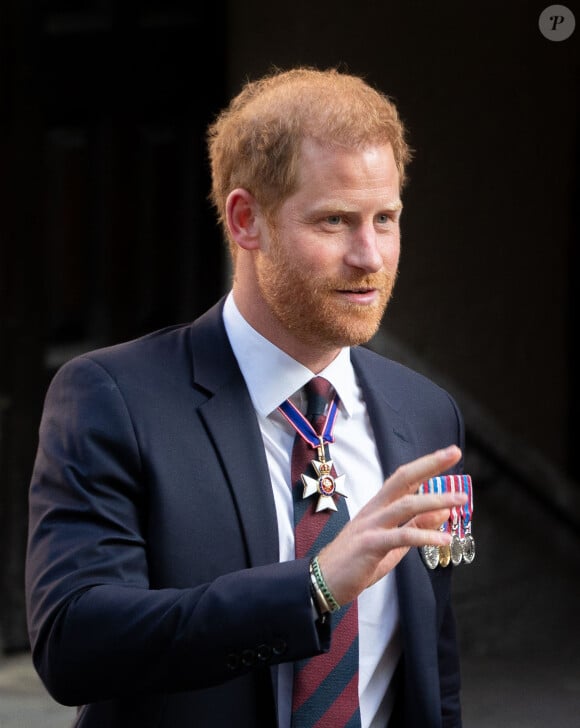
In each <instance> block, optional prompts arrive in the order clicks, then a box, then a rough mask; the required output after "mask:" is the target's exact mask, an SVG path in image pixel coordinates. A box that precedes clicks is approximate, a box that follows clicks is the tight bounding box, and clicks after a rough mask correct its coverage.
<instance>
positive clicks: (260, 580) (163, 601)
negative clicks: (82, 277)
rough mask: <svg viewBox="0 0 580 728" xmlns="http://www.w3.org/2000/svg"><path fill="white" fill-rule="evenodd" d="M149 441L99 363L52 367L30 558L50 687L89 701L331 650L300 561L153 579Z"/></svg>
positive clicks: (30, 602) (44, 674)
mask: <svg viewBox="0 0 580 728" xmlns="http://www.w3.org/2000/svg"><path fill="white" fill-rule="evenodd" d="M142 447H143V445H142V443H140V442H139V440H138V438H137V437H136V432H135V422H134V421H133V419H132V414H131V412H130V410H129V408H128V407H127V404H126V402H125V400H124V398H123V396H122V393H121V391H120V390H119V388H118V387H117V385H116V383H115V381H114V380H113V378H112V377H111V376H110V375H109V374H108V372H107V371H106V370H105V369H104V368H103V367H102V366H101V365H100V364H99V363H97V362H95V361H93V360H92V359H91V358H89V357H81V358H79V359H76V360H73V361H72V362H70V363H69V364H67V365H65V366H64V367H63V368H62V369H61V370H60V371H59V372H58V373H57V375H56V377H55V378H54V380H53V382H52V383H51V386H50V387H49V391H48V393H47V398H46V402H45V407H44V412H43V416H42V421H41V426H40V433H39V447H38V453H37V457H36V461H35V465H34V470H33V475H32V482H31V487H30V522H29V543H28V553H27V565H26V600H27V612H28V622H29V631H30V637H31V644H32V649H33V659H34V663H35V666H36V669H37V670H38V672H39V675H40V676H41V678H42V680H43V682H44V683H45V685H46V687H47V689H48V691H49V692H50V693H51V694H52V696H53V697H54V698H55V699H56V700H57V701H59V702H61V703H64V704H67V705H81V704H86V703H90V702H96V701H100V700H106V699H110V698H113V697H115V696H120V695H123V696H127V695H130V694H136V693H140V692H143V691H146V692H147V691H149V692H151V691H174V690H195V689H197V688H203V687H206V686H209V685H215V684H219V683H222V682H224V681H227V680H229V679H232V678H234V677H237V676H239V675H240V674H242V673H244V672H248V671H250V670H254V669H258V668H260V667H265V666H268V665H271V664H276V663H279V662H284V661H293V660H296V659H299V658H302V657H306V656H310V655H313V654H316V653H318V652H320V651H322V650H324V649H327V648H328V640H329V628H328V625H327V626H325V627H322V628H321V627H320V625H318V624H315V622H314V621H313V618H312V607H311V600H310V593H309V587H308V585H309V578H308V564H307V562H306V561H305V560H299V561H292V562H286V563H274V564H269V565H263V566H259V567H254V568H244V569H239V570H236V571H233V572H232V573H226V574H222V575H220V576H219V577H217V578H215V579H214V580H212V581H210V582H208V583H203V584H198V585H196V586H192V587H186V588H160V589H159V588H157V589H156V588H152V587H151V585H150V578H149V569H148V542H147V537H146V531H145V529H146V523H147V522H148V521H150V520H151V514H148V492H147V482H148V473H147V472H146V468H145V465H144V457H143V451H142V449H141V448H142ZM224 538H227V534H224Z"/></svg>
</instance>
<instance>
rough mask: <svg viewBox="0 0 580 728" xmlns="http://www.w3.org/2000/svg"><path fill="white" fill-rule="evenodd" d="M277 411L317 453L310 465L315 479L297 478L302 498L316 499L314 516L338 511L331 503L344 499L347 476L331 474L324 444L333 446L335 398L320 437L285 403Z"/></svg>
mask: <svg viewBox="0 0 580 728" xmlns="http://www.w3.org/2000/svg"><path fill="white" fill-rule="evenodd" d="M278 410H279V411H280V412H281V413H282V414H283V415H284V417H285V418H286V419H287V420H288V422H289V423H290V424H291V425H292V427H293V428H294V430H295V431H296V432H297V433H298V435H300V437H301V438H302V439H303V440H304V442H306V443H307V444H308V445H309V446H310V447H312V448H314V449H315V450H316V454H317V457H316V458H315V459H314V460H311V461H310V463H311V465H312V468H313V469H314V474H315V476H316V477H312V476H311V475H306V474H305V473H302V475H301V476H300V478H301V480H302V485H303V491H302V498H303V499H305V498H310V497H311V496H315V495H318V501H317V503H316V507H315V512H316V513H318V512H320V511H325V510H330V511H336V510H338V509H337V507H336V503H335V502H334V498H333V496H334V494H335V493H337V494H338V495H341V496H345V497H346V496H347V493H346V491H345V489H344V481H345V480H346V475H336V474H335V472H333V463H332V460H331V459H330V458H328V457H327V450H326V446H327V443H331V442H334V435H333V430H334V423H335V420H336V415H337V412H338V397H337V396H335V397H334V399H333V400H332V402H331V404H330V408H329V411H328V415H327V416H326V419H325V421H324V425H323V426H321V428H322V433H321V434H319V433H318V432H317V431H316V430H315V429H314V427H313V426H312V424H311V423H310V422H309V421H308V419H306V417H304V415H303V414H302V412H300V410H299V409H298V408H297V407H295V406H294V404H293V403H292V402H291V401H290V400H289V399H287V400H286V401H285V402H283V403H282V404H281V405H280V407H278Z"/></svg>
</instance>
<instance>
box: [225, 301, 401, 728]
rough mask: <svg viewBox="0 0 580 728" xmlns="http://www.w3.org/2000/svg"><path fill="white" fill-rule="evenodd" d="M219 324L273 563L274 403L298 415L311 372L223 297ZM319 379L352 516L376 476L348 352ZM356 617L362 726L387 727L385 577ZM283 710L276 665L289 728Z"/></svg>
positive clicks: (288, 514) (281, 488) (282, 474)
mask: <svg viewBox="0 0 580 728" xmlns="http://www.w3.org/2000/svg"><path fill="white" fill-rule="evenodd" d="M224 323H225V327H226V331H227V335H228V338H229V340H230V343H231V346H232V349H233V351H234V354H235V357H236V359H237V361H238V364H239V366H240V369H241V371H242V374H243V376H244V379H245V381H246V385H247V387H248V390H249V393H250V397H251V399H252V402H253V405H254V408H255V410H256V415H257V418H258V423H259V426H260V430H261V433H262V437H263V440H264V447H265V450H266V457H267V461H268V467H269V470H270V478H271V481H272V491H273V494H274V501H275V505H276V516H277V520H278V535H279V548H280V561H288V560H290V559H293V558H294V518H293V505H292V493H291V483H290V458H291V453H292V445H293V442H294V437H295V434H296V433H295V431H294V430H293V429H292V427H291V425H290V424H289V423H288V422H287V420H286V419H285V418H284V417H283V416H282V415H281V414H280V413H279V412H278V406H279V405H280V404H281V403H282V402H283V401H284V400H285V399H287V398H292V401H293V402H294V404H296V406H297V407H299V409H301V410H302V411H304V410H305V404H306V403H305V396H304V394H303V392H302V391H301V390H302V388H303V387H304V385H305V384H306V382H308V381H309V380H310V379H311V378H312V377H313V376H315V374H314V373H313V372H311V371H310V370H309V369H308V368H306V367H305V366H303V365H302V364H300V363H299V362H297V361H296V360H295V359H292V357H290V356H289V355H288V354H286V353H285V352H283V351H282V350H281V349H279V348H278V347H276V346H274V344H272V343H271V342H270V341H268V339H265V338H264V337H263V336H261V335H260V334H259V333H258V332H257V331H256V330H255V329H253V328H252V327H251V326H250V325H249V324H248V323H247V321H246V320H245V319H244V318H243V316H242V315H241V314H240V312H239V310H238V308H237V306H236V304H235V302H234V298H233V295H232V294H231V293H230V294H229V295H228V297H227V299H226V303H225V306H224ZM319 375H320V376H323V377H325V378H326V379H328V381H329V382H330V383H331V384H332V386H333V387H334V389H335V391H336V392H337V393H338V396H339V398H340V405H339V412H338V416H337V418H336V423H335V427H334V436H335V441H334V443H332V445H331V446H330V453H331V458H332V460H333V462H334V466H335V468H336V472H337V474H338V475H343V474H344V475H346V479H345V487H346V489H347V492H348V498H347V499H346V502H347V506H348V511H349V515H350V517H351V518H353V517H354V516H355V515H356V514H357V513H358V511H359V510H360V508H361V507H362V506H363V505H364V504H365V503H366V502H367V501H368V500H369V498H371V497H372V496H373V495H374V494H375V493H376V492H377V491H378V490H379V488H380V487H381V486H382V484H383V474H382V471H381V467H380V463H379V458H378V452H377V447H376V443H375V439H374V435H373V431H372V428H371V425H370V421H369V418H368V415H367V411H366V407H365V403H364V401H363V397H362V392H361V390H360V387H359V386H358V383H357V381H356V377H355V372H354V369H353V367H352V364H351V361H350V349H348V348H345V349H343V350H342V351H341V352H340V354H339V355H338V356H337V357H336V359H335V360H334V361H333V362H332V363H331V364H330V365H329V366H328V367H326V369H324V371H322V372H319ZM358 615H359V702H360V711H361V721H362V728H377V727H378V726H385V725H386V724H387V722H388V718H389V716H390V713H391V710H392V704H393V699H394V696H393V695H392V692H391V691H389V690H388V686H389V683H390V680H391V678H392V675H393V672H394V670H395V668H396V665H397V662H398V659H399V657H400V654H401V647H400V641H399V632H398V623H399V608H398V602H397V594H396V586H395V579H394V574H393V573H391V574H388V575H387V576H386V577H385V578H383V579H381V581H379V582H378V583H377V584H374V585H373V586H372V587H369V588H368V589H366V590H365V591H364V592H363V593H362V594H361V595H360V596H359V598H358ZM291 705H292V664H291V663H286V664H283V665H280V666H279V674H278V718H279V723H278V724H279V727H280V728H289V726H290V717H291Z"/></svg>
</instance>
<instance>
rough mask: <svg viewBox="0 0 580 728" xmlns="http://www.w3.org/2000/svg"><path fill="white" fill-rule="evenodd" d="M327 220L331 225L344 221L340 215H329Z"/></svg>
mask: <svg viewBox="0 0 580 728" xmlns="http://www.w3.org/2000/svg"><path fill="white" fill-rule="evenodd" d="M326 222H327V223H328V224H329V225H340V223H341V222H342V217H341V216H340V215H329V216H328V217H327V218H326Z"/></svg>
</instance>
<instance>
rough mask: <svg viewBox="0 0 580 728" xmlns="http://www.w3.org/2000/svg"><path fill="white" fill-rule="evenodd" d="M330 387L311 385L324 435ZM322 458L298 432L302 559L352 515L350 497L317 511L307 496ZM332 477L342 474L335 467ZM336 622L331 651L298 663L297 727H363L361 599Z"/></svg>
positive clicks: (313, 413)
mask: <svg viewBox="0 0 580 728" xmlns="http://www.w3.org/2000/svg"><path fill="white" fill-rule="evenodd" d="M330 390H331V385H330V383H329V382H328V381H327V380H326V379H324V378H322V377H315V378H314V379H312V380H311V381H310V382H308V384H307V385H306V395H307V399H308V406H307V411H306V417H307V419H308V420H309V421H310V422H311V424H312V426H313V427H314V429H315V430H316V432H317V434H319V435H321V434H322V432H323V428H324V425H325V416H324V412H325V409H326V406H327V404H328V402H329V400H330ZM325 451H326V458H327V459H330V458H329V455H328V446H327V445H325ZM316 459H317V454H316V450H314V449H313V448H312V447H311V446H310V445H309V444H308V443H307V442H305V440H304V439H303V438H302V437H300V435H298V434H297V435H296V438H295V441H294V447H293V450H292V484H293V496H294V532H295V539H296V558H302V557H304V556H308V555H310V556H314V555H315V554H317V553H318V552H319V551H320V549H321V548H322V547H323V546H324V545H325V544H327V543H328V542H329V541H331V540H332V539H333V538H334V537H335V536H336V535H337V534H338V532H339V531H340V530H341V529H342V527H343V526H344V524H345V523H346V522H347V521H348V518H349V517H348V510H347V507H346V503H345V500H344V498H343V497H342V496H339V495H337V494H336V493H335V494H334V496H333V499H334V501H335V504H336V507H337V510H336V511H334V510H321V511H319V512H316V511H315V508H316V505H317V497H316V496H312V497H310V498H303V497H302V496H303V485H302V480H301V475H302V474H303V473H304V474H306V475H312V477H316V473H315V472H314V468H313V467H312V465H311V461H312V460H316ZM332 476H333V477H336V472H335V471H334V468H333V469H332ZM332 620H333V631H332V641H331V647H330V650H329V651H328V652H325V653H323V654H321V655H317V656H316V657H312V658H310V659H307V660H301V661H299V662H296V663H295V665H294V693H293V700H292V728H346V727H348V728H360V713H359V707H358V606H357V601H356V599H355V600H354V601H353V602H351V603H350V604H348V605H345V606H343V607H342V609H340V610H339V611H338V612H335V613H334V614H333V615H332Z"/></svg>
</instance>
